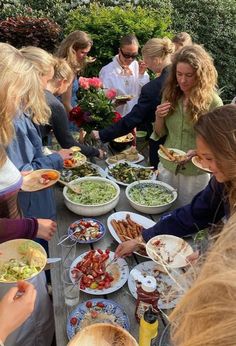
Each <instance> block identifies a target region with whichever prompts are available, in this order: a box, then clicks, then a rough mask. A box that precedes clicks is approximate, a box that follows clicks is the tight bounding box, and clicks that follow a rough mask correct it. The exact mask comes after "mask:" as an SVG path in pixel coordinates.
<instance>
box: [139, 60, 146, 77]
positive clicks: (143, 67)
mask: <svg viewBox="0 0 236 346" xmlns="http://www.w3.org/2000/svg"><path fill="white" fill-rule="evenodd" d="M138 65H139V74H144V73H145V71H146V70H147V64H145V62H144V61H143V60H139V62H138Z"/></svg>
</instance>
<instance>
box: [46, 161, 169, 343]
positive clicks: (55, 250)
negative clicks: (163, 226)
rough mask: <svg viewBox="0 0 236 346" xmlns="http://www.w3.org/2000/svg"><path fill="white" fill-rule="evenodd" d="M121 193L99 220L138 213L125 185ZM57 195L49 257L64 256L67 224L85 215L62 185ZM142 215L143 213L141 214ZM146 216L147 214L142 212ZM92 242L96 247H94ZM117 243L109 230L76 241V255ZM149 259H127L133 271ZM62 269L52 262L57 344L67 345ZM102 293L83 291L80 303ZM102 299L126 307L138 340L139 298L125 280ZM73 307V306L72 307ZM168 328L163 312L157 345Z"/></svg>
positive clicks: (66, 309)
mask: <svg viewBox="0 0 236 346" xmlns="http://www.w3.org/2000/svg"><path fill="white" fill-rule="evenodd" d="M95 161H96V162H95V163H97V164H98V165H99V166H100V167H102V168H105V167H106V166H107V165H106V163H105V162H104V161H101V160H95ZM142 164H143V165H144V166H145V165H146V166H147V165H148V163H147V161H143V162H142ZM120 188H121V193H120V199H119V203H118V205H117V206H116V207H115V209H114V210H112V211H111V212H109V213H108V214H105V215H101V216H96V219H98V220H100V221H101V222H102V223H103V224H104V225H107V218H108V216H109V215H111V214H112V213H114V212H117V211H131V212H135V213H138V212H137V211H136V210H134V209H133V208H132V207H131V205H130V204H129V202H128V200H127V198H126V196H125V187H122V186H120ZM54 190H55V198H56V205H57V224H58V231H57V233H56V235H55V236H54V238H53V239H52V240H51V241H50V242H49V253H50V257H62V253H61V251H62V247H61V246H60V245H59V246H58V245H57V243H58V242H59V238H60V237H61V236H62V235H64V234H67V228H68V226H69V225H70V224H71V223H72V222H74V221H75V220H78V219H80V218H81V217H82V216H79V215H76V214H74V213H72V212H71V211H69V210H68V209H67V207H66V206H65V204H64V200H63V194H62V190H63V187H62V186H55V188H54ZM139 214H140V213H139ZM143 215H144V214H143ZM144 216H146V217H148V218H150V219H152V220H154V221H157V220H158V218H159V217H160V216H159V215H147V214H145V215H144ZM92 245H93V246H92ZM117 245H118V243H117V242H116V241H115V240H114V238H113V237H112V236H111V234H110V232H109V231H108V230H107V232H106V235H105V237H103V238H102V239H101V240H99V241H98V242H96V243H93V244H77V246H76V257H77V256H79V255H81V254H82V253H84V252H86V251H88V250H90V249H91V248H94V249H97V248H101V249H106V248H109V249H110V250H111V251H115V249H116V247H117ZM147 260H148V259H146V258H143V257H141V256H138V255H135V254H133V255H132V256H130V257H127V258H126V261H127V263H128V265H129V270H131V269H132V268H133V267H134V266H136V265H137V264H138V263H140V262H143V261H147ZM62 272H63V266H62V263H60V262H59V263H56V264H53V265H51V280H52V293H53V308H54V317H55V328H56V344H57V346H65V345H67V343H68V338H67V333H66V321H67V316H68V314H69V312H70V311H71V308H69V307H68V306H66V305H65V300H64V288H63V282H62V279H61V277H62ZM98 297H99V296H95V295H94V296H93V295H90V294H87V293H84V292H80V302H84V301H86V300H89V299H91V298H98ZM101 298H108V299H111V300H114V301H115V302H117V303H118V304H120V305H122V306H123V307H124V310H125V311H126V313H127V315H128V317H129V320H130V325H131V328H130V333H131V334H132V335H133V336H134V337H135V338H136V340H137V341H138V333H139V324H138V323H137V321H136V319H135V316H134V312H135V302H136V300H135V299H134V298H133V296H132V295H131V293H130V292H129V288H128V284H127V283H126V284H125V285H124V286H123V287H122V288H121V289H119V290H118V291H116V292H114V293H111V294H108V295H106V296H101ZM72 309H73V308H72ZM164 328H165V320H164V319H163V317H162V316H161V315H160V318H159V332H158V338H157V341H156V343H155V344H156V345H158V340H159V338H160V336H161V334H162V332H163V330H164Z"/></svg>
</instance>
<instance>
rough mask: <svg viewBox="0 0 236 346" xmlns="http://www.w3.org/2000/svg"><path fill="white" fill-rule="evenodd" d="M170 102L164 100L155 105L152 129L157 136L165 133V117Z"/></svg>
mask: <svg viewBox="0 0 236 346" xmlns="http://www.w3.org/2000/svg"><path fill="white" fill-rule="evenodd" d="M170 108H171V104H170V103H169V102H164V103H162V104H160V105H159V106H157V109H156V113H155V114H156V120H155V123H154V130H155V132H156V134H157V135H158V136H159V137H162V136H164V135H165V134H166V131H165V117H166V116H167V115H168V113H169V110H170Z"/></svg>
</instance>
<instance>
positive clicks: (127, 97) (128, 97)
mask: <svg viewBox="0 0 236 346" xmlns="http://www.w3.org/2000/svg"><path fill="white" fill-rule="evenodd" d="M133 97H134V96H133V95H118V96H116V97H115V99H116V100H118V101H130V100H132V98H133Z"/></svg>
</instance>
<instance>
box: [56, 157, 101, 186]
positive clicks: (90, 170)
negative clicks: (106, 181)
mask: <svg viewBox="0 0 236 346" xmlns="http://www.w3.org/2000/svg"><path fill="white" fill-rule="evenodd" d="M105 176H106V173H105V171H104V170H103V169H102V168H101V167H99V166H98V165H96V164H94V163H91V162H85V163H84V164H83V165H81V166H79V167H75V168H73V169H68V168H67V169H66V168H64V169H63V170H62V171H61V177H60V180H59V182H60V181H62V182H66V183H69V182H70V181H72V180H75V179H77V178H83V177H104V178H105Z"/></svg>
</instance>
